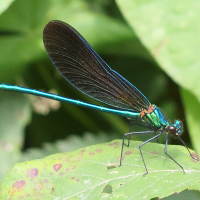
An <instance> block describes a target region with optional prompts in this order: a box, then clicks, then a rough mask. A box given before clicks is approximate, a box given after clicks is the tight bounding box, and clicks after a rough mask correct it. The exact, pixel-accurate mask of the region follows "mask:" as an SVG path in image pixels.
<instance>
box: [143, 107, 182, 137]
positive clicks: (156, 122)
mask: <svg viewBox="0 0 200 200" xmlns="http://www.w3.org/2000/svg"><path fill="white" fill-rule="evenodd" d="M140 116H141V119H142V121H144V122H145V123H147V124H148V125H149V126H151V127H155V128H157V129H165V131H166V132H167V133H169V134H172V135H174V136H180V135H181V133H182V132H183V127H182V122H181V121H180V120H176V121H175V122H174V123H173V124H172V123H169V122H168V121H167V120H166V118H165V116H164V115H163V113H162V111H161V110H160V109H159V108H158V107H157V106H156V105H154V104H149V106H148V108H142V109H141V110H140Z"/></svg>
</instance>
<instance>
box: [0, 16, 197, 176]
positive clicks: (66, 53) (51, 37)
mask: <svg viewBox="0 0 200 200" xmlns="http://www.w3.org/2000/svg"><path fill="white" fill-rule="evenodd" d="M43 40H44V46H45V48H46V51H47V53H48V55H49V57H50V58H51V60H52V62H53V64H54V65H55V66H56V68H57V70H58V71H59V72H60V73H61V75H62V76H63V77H64V78H65V79H66V80H67V81H68V82H69V83H71V84H72V85H73V86H74V87H76V88H77V89H78V90H80V91H81V92H83V93H84V94H86V95H88V96H90V97H92V98H94V99H97V100H99V101H101V102H103V103H105V104H108V105H110V106H112V107H115V108H107V107H102V106H98V105H93V104H89V103H85V102H82V101H78V100H74V99H70V98H66V97H62V96H58V95H55V94H50V93H45V92H41V91H38V90H33V89H29V88H24V87H19V86H13V85H6V84H0V89H1V90H10V91H18V92H22V93H28V94H33V95H37V96H42V97H46V98H50V99H54V100H58V101H64V102H68V103H72V104H76V105H79V106H84V107H89V108H92V109H95V110H99V111H102V112H108V113H113V114H116V115H121V116H124V117H126V118H128V119H130V120H131V124H130V130H131V126H132V125H133V124H135V125H139V126H143V127H146V128H148V129H150V130H149V131H141V132H131V131H129V133H126V134H124V136H123V141H122V149H121V157H120V165H119V166H121V164H122V155H123V147H124V144H125V143H124V140H125V137H126V136H128V144H127V146H129V142H130V136H131V135H134V134H150V133H156V135H155V136H154V137H152V138H150V139H148V140H147V141H145V142H143V143H142V144H141V145H140V146H139V150H140V154H141V157H142V160H143V163H144V167H145V169H146V172H145V174H147V173H148V170H147V167H146V164H145V161H144V158H143V154H142V151H141V147H142V146H143V145H144V144H146V143H147V142H150V141H152V140H154V139H158V137H160V136H161V135H162V134H163V133H164V132H165V133H166V143H165V150H164V152H165V154H166V155H167V156H168V157H169V158H170V159H171V160H173V161H174V162H175V163H176V164H177V165H179V167H181V169H182V170H183V171H184V169H183V167H182V166H181V165H180V164H179V163H178V162H177V161H176V160H174V159H173V158H172V157H171V156H170V155H169V154H168V153H167V145H168V136H169V135H174V136H175V137H176V138H177V139H179V140H180V141H181V142H182V144H183V145H184V146H185V147H186V148H187V150H188V152H189V154H190V156H191V157H192V158H193V159H196V158H194V157H193V156H192V154H191V152H190V150H189V149H188V147H187V146H186V144H185V143H184V142H183V140H182V139H181V138H180V136H181V134H182V132H183V128H182V122H181V121H180V120H176V121H175V122H174V123H170V122H168V121H167V120H166V118H165V117H164V115H163V113H162V112H161V110H160V109H159V108H158V107H157V106H156V105H154V104H151V103H150V102H149V100H148V99H147V98H146V97H145V96H144V95H143V94H142V93H141V92H140V91H139V90H138V89H137V88H136V87H135V86H134V85H132V84H131V83H130V82H129V81H127V80H126V79H125V78H124V77H122V76H121V75H120V74H118V73H117V72H116V71H114V70H112V69H111V68H110V67H109V66H108V65H107V64H106V63H105V62H104V61H103V59H102V58H101V57H100V56H99V55H98V54H97V53H96V52H95V51H94V50H93V48H92V47H91V46H90V45H89V44H88V43H87V41H86V40H85V39H84V38H83V36H82V35H81V34H80V33H79V32H78V31H76V30H75V29H74V28H73V27H71V26H70V25H69V24H66V23H64V22H62V21H56V20H55V21H51V22H49V23H48V24H47V25H46V27H45V28H44V32H43ZM136 119H137V120H138V119H140V120H141V121H142V123H141V124H140V123H137V122H135V121H134V120H136ZM184 172H185V171H184ZM145 174H144V175H145Z"/></svg>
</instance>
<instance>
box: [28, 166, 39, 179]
mask: <svg viewBox="0 0 200 200" xmlns="http://www.w3.org/2000/svg"><path fill="white" fill-rule="evenodd" d="M38 173H39V171H38V168H30V169H27V170H26V177H27V178H29V177H31V179H34V178H35V177H38Z"/></svg>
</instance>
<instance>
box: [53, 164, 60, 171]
mask: <svg viewBox="0 0 200 200" xmlns="http://www.w3.org/2000/svg"><path fill="white" fill-rule="evenodd" d="M61 167H62V164H55V165H54V166H53V169H54V171H55V172H57V171H59V170H60V168H61Z"/></svg>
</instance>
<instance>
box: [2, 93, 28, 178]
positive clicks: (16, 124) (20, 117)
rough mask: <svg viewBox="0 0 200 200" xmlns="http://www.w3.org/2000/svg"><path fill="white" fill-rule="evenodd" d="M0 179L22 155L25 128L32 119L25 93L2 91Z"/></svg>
mask: <svg viewBox="0 0 200 200" xmlns="http://www.w3.org/2000/svg"><path fill="white" fill-rule="evenodd" d="M0 111H1V112H0V119H1V120H0V161H1V170H0V180H2V178H3V177H4V176H5V175H6V172H7V171H8V170H9V169H10V168H11V167H13V165H14V164H15V163H16V162H17V161H18V160H19V157H20V156H21V153H20V152H21V148H22V145H23V138H24V128H25V126H26V125H27V123H28V122H29V120H30V114H31V112H30V111H31V110H30V105H29V103H28V101H27V98H25V96H24V95H22V94H19V93H10V92H2V91H1V98H0Z"/></svg>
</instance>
